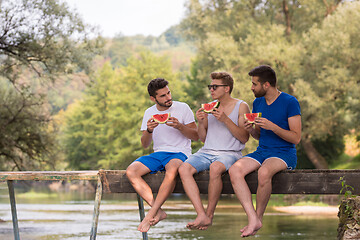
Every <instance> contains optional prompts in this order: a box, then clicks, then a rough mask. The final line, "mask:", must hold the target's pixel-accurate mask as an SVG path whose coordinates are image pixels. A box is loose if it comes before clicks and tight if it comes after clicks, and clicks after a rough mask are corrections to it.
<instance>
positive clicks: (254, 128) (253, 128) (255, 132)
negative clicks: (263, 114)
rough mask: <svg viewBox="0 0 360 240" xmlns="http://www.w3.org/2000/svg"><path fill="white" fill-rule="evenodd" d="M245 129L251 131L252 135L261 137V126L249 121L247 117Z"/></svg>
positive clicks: (256, 137)
mask: <svg viewBox="0 0 360 240" xmlns="http://www.w3.org/2000/svg"><path fill="white" fill-rule="evenodd" d="M244 129H245V130H246V131H248V132H249V133H250V135H251V136H252V137H253V138H254V139H256V140H259V138H260V127H259V126H258V125H255V124H254V123H249V121H248V120H247V119H244Z"/></svg>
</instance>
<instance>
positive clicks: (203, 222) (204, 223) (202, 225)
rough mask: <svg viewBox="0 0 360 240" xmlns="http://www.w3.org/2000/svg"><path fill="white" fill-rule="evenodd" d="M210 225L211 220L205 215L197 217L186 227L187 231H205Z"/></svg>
mask: <svg viewBox="0 0 360 240" xmlns="http://www.w3.org/2000/svg"><path fill="white" fill-rule="evenodd" d="M211 225H212V219H211V218H209V217H208V216H206V215H201V216H197V218H196V219H195V220H194V221H193V222H189V223H188V224H187V225H186V227H187V228H189V229H199V230H206V229H207V228H208V227H210V226H211Z"/></svg>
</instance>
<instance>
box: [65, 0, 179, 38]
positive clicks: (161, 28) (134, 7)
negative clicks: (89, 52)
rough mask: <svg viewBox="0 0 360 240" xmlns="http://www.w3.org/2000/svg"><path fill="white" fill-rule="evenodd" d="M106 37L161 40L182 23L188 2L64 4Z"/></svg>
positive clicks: (81, 0)
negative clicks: (155, 38)
mask: <svg viewBox="0 0 360 240" xmlns="http://www.w3.org/2000/svg"><path fill="white" fill-rule="evenodd" d="M63 1H65V2H67V3H68V5H69V6H70V7H71V8H72V9H76V12H78V13H79V14H80V15H81V16H82V18H83V20H84V22H86V23H88V24H91V25H97V26H99V28H100V30H101V33H102V35H103V36H104V37H114V36H115V35H116V34H119V33H122V34H123V35H126V36H133V35H136V34H143V35H145V36H148V35H152V36H155V37H158V36H159V35H160V34H161V33H163V32H165V31H166V30H167V29H168V28H169V27H171V26H173V25H176V24H178V23H180V21H181V19H182V18H183V17H184V15H185V7H184V3H185V1H186V0H63Z"/></svg>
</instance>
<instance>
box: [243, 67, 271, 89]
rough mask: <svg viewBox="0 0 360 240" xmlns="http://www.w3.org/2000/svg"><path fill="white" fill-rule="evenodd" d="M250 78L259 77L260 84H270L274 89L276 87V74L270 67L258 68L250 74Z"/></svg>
mask: <svg viewBox="0 0 360 240" xmlns="http://www.w3.org/2000/svg"><path fill="white" fill-rule="evenodd" d="M249 76H252V77H255V76H256V77H259V82H260V83H262V84H264V83H265V82H269V83H270V85H271V86H272V87H275V86H276V73H275V71H274V69H272V68H271V67H270V66H267V65H261V66H258V67H256V68H254V69H252V70H251V71H250V72H249Z"/></svg>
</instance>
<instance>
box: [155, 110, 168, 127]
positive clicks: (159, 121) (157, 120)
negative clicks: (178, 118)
mask: <svg viewBox="0 0 360 240" xmlns="http://www.w3.org/2000/svg"><path fill="white" fill-rule="evenodd" d="M156 115H168V117H167V118H166V119H165V121H161V120H159V119H156ZM152 118H153V119H154V121H155V122H158V123H160V124H163V123H166V122H167V121H168V120H169V118H170V113H164V114H154V115H152Z"/></svg>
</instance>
